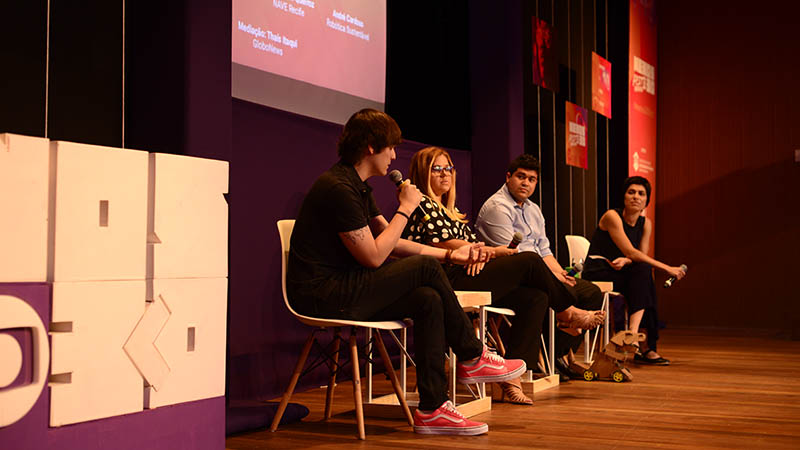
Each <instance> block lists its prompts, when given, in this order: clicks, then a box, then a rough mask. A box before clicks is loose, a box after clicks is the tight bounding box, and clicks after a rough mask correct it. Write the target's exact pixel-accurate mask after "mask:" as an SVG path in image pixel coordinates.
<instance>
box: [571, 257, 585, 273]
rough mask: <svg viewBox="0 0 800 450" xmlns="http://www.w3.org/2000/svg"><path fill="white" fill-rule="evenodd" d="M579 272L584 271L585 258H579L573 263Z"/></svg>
mask: <svg viewBox="0 0 800 450" xmlns="http://www.w3.org/2000/svg"><path fill="white" fill-rule="evenodd" d="M572 267H574V268H575V270H577V271H578V272H583V260H582V259H579V260H577V261H575V264H573V265H572Z"/></svg>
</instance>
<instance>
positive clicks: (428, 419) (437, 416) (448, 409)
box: [414, 400, 489, 436]
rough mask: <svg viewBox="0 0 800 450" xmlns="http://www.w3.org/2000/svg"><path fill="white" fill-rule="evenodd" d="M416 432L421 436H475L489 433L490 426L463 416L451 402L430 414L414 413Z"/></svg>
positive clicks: (443, 404) (418, 411)
mask: <svg viewBox="0 0 800 450" xmlns="http://www.w3.org/2000/svg"><path fill="white" fill-rule="evenodd" d="M414 432H415V433H419V434H452V435H458V436H475V435H476V434H484V433H488V432H489V425H486V424H485V423H483V422H475V421H472V420H469V419H467V418H466V417H464V416H462V415H461V413H460V412H458V410H457V409H456V408H455V406H453V403H452V402H450V400H448V401H446V402H444V403H442V406H440V407H438V408H437V409H436V410H435V411H433V412H432V413H430V414H425V413H423V412H420V410H419V409H418V410H416V411H414Z"/></svg>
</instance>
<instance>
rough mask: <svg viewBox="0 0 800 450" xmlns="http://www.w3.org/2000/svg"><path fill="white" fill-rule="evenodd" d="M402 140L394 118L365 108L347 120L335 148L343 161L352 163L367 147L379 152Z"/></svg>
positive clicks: (356, 160) (357, 159)
mask: <svg viewBox="0 0 800 450" xmlns="http://www.w3.org/2000/svg"><path fill="white" fill-rule="evenodd" d="M402 141H403V140H402V139H401V135H400V127H398V126H397V122H395V121H394V119H392V118H391V117H390V116H389V115H388V114H386V113H385V112H382V111H378V110H376V109H371V108H365V109H362V110H361V111H358V112H356V113H355V114H353V115H352V116H350V118H349V119H348V120H347V123H346V124H345V125H344V130H342V135H341V136H339V145H338V149H337V150H338V153H339V157H340V158H341V159H342V161H343V162H345V163H347V164H350V165H354V164H355V163H357V162H358V161H359V160H360V159H361V158H362V157H363V156H364V153H365V152H366V151H367V147H372V149H373V150H375V151H376V152H380V151H381V150H383V149H384V148H386V147H393V146H395V145H398V144H400V143H401V142H402Z"/></svg>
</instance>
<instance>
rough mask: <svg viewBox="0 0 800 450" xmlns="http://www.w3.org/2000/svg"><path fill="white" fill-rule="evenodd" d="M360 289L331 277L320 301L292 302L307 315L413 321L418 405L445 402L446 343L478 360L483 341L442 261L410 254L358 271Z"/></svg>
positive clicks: (459, 353)
mask: <svg viewBox="0 0 800 450" xmlns="http://www.w3.org/2000/svg"><path fill="white" fill-rule="evenodd" d="M358 275H359V276H358V279H359V284H360V286H359V287H358V289H354V288H353V287H352V286H348V283H338V282H337V281H336V280H331V285H330V286H325V287H323V288H320V289H319V290H318V291H319V292H329V293H330V294H328V295H327V296H326V297H325V298H324V299H320V298H316V299H315V298H308V297H306V298H303V297H302V296H298V298H297V299H295V298H294V296H293V301H292V306H293V307H295V308H297V309H298V312H301V313H303V311H302V309H304V308H305V309H306V310H308V309H312V310H311V311H308V312H307V314H315V315H317V316H318V317H328V318H336V319H351V320H371V321H381V320H400V319H405V318H411V319H412V320H413V321H414V327H413V328H414V349H415V352H414V355H415V358H414V361H415V362H416V364H417V389H418V390H419V398H420V402H419V408H420V409H422V410H433V409H436V408H438V407H439V406H441V404H442V403H444V402H445V401H446V400H447V376H446V374H445V370H444V356H445V351H446V349H447V347H450V348H452V349H453V352H454V353H455V354H456V356H457V357H458V359H459V360H461V361H464V360H469V359H474V358H477V357H479V356H480V355H481V353H482V351H483V344H482V343H481V342H480V341H479V340H478V339H477V338H476V337H475V333H474V331H473V328H472V323H471V321H470V320H469V318H468V317H467V315H466V314H465V313H464V310H463V309H462V308H461V305H460V304H459V303H458V299H457V298H456V296H455V294H454V293H453V288H452V287H451V286H450V282H449V281H448V279H447V275H446V274H445V272H444V270H442V266H441V264H439V262H438V261H436V259H435V258H433V257H430V256H411V257H408V258H402V259H399V260H396V261H391V262H389V263H386V264H384V265H383V266H381V267H379V268H378V269H375V270H368V269H364V270H363V271H360V273H359V274H358Z"/></svg>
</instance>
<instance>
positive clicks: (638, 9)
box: [628, 0, 658, 254]
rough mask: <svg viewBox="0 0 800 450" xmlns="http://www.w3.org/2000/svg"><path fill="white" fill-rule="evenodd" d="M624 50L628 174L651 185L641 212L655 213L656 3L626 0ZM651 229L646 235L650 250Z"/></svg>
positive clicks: (652, 0)
mask: <svg viewBox="0 0 800 450" xmlns="http://www.w3.org/2000/svg"><path fill="white" fill-rule="evenodd" d="M630 18H631V21H630V51H629V54H628V90H629V91H628V175H629V176H634V175H639V176H642V177H645V178H647V180H648V181H650V184H651V185H652V187H653V191H652V194H651V198H650V206H648V208H647V209H646V210H645V215H646V216H647V217H649V218H650V220H651V221H652V222H653V224H655V216H656V205H655V204H656V61H657V58H656V56H657V54H658V51H657V48H658V47H657V42H656V25H657V20H656V4H655V0H630ZM654 236H655V231H654V232H653V234H652V235H651V237H650V238H651V239H650V253H651V254H652V253H653V250H654V247H655V246H654V245H653V244H654V242H655V240H654Z"/></svg>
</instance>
